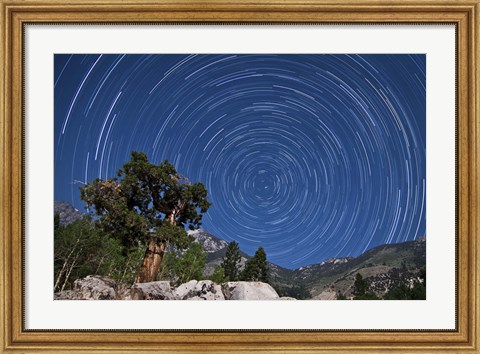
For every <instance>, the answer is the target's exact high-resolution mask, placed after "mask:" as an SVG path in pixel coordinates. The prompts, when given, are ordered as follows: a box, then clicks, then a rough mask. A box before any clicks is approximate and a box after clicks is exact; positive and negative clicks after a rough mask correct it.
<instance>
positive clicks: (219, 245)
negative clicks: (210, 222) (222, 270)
mask: <svg viewBox="0 0 480 354" xmlns="http://www.w3.org/2000/svg"><path fill="white" fill-rule="evenodd" d="M187 233H188V234H189V235H190V236H193V237H194V238H195V242H199V243H200V244H201V245H202V247H203V250H204V251H205V252H206V253H215V252H218V251H221V250H223V249H224V248H226V247H227V246H228V242H227V241H225V240H221V239H219V238H217V237H215V236H213V235H211V234H209V233H208V232H206V231H204V230H201V229H198V230H188V231H187Z"/></svg>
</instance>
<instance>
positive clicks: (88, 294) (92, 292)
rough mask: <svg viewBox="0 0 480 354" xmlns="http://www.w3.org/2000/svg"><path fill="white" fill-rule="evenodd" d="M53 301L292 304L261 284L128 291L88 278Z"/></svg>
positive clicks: (155, 285)
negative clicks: (240, 301) (205, 301)
mask: <svg viewBox="0 0 480 354" xmlns="http://www.w3.org/2000/svg"><path fill="white" fill-rule="evenodd" d="M54 299H55V300H115V299H117V300H295V299H294V298H289V297H282V298H280V297H279V296H278V294H277V292H276V291H275V290H274V289H273V288H272V287H271V286H270V285H269V284H266V283H262V282H246V281H239V282H229V283H223V284H221V285H219V284H216V283H214V282H212V281H211V280H191V281H189V282H187V283H184V284H182V285H180V286H178V287H177V288H174V287H172V286H171V285H170V282H169V281H155V282H151V283H135V284H133V286H132V287H131V288H125V286H122V285H120V286H117V284H116V283H115V281H114V280H112V279H110V278H107V277H101V276H93V275H89V276H87V277H85V278H83V279H77V280H75V282H74V288H73V290H66V291H61V292H58V293H56V294H55V295H54Z"/></svg>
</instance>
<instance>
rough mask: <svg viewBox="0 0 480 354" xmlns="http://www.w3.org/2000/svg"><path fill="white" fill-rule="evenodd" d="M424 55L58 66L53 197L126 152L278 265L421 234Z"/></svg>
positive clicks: (65, 62) (74, 191)
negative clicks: (168, 174)
mask: <svg viewBox="0 0 480 354" xmlns="http://www.w3.org/2000/svg"><path fill="white" fill-rule="evenodd" d="M425 70H426V69H425V56H424V55H384V54H381V55H235V54H231V55H55V77H54V83H55V199H57V200H65V201H69V202H71V203H72V204H73V205H74V206H75V207H77V208H78V209H80V210H83V209H84V205H83V203H82V201H81V200H80V199H79V186H80V185H81V184H82V183H86V182H90V181H92V180H93V179H94V178H103V179H105V178H110V177H113V176H114V175H115V172H116V171H117V170H118V169H119V168H120V167H121V166H122V164H123V163H124V162H126V161H128V160H129V158H130V152H131V151H132V150H136V151H143V152H145V153H146V154H147V155H148V157H149V159H150V161H152V162H154V163H159V162H160V161H163V160H165V159H167V160H169V161H170V162H172V163H173V164H174V165H175V167H176V168H177V170H178V171H179V172H180V173H181V174H183V175H185V176H187V177H188V178H189V179H190V180H191V181H200V182H203V183H204V184H205V185H206V187H207V189H208V191H209V199H210V200H211V201H212V203H213V205H212V207H211V208H210V209H209V211H208V212H207V213H206V215H205V216H204V220H203V228H204V229H205V230H206V231H208V232H210V233H212V234H213V235H216V236H218V237H220V238H223V239H225V240H227V241H230V240H236V241H237V242H239V243H240V246H241V248H242V249H243V250H245V251H246V252H247V253H249V254H253V253H254V252H255V250H256V249H257V248H258V247H259V246H260V245H261V246H263V247H264V248H265V250H266V252H267V255H268V259H269V260H270V261H272V262H274V263H277V264H279V265H282V266H285V267H288V268H297V267H299V266H302V265H307V264H312V263H318V262H321V261H323V260H325V259H327V258H331V257H340V256H356V255H359V254H361V253H362V252H364V251H366V250H367V249H369V248H372V247H374V246H376V245H380V244H385V243H397V242H403V241H407V240H413V239H415V238H417V237H419V236H424V235H425V207H426V206H425V188H426V186H425V173H426V171H425Z"/></svg>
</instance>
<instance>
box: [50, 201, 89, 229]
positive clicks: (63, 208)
mask: <svg viewBox="0 0 480 354" xmlns="http://www.w3.org/2000/svg"><path fill="white" fill-rule="evenodd" d="M53 213H54V214H58V215H59V217H60V225H62V226H65V225H68V224H70V223H72V222H74V221H76V220H78V219H81V218H83V217H84V216H85V213H82V212H81V211H80V210H78V209H76V208H74V207H73V206H72V205H71V204H69V203H67V202H62V201H58V200H55V201H54V202H53Z"/></svg>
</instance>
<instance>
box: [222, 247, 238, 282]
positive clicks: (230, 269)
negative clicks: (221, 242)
mask: <svg viewBox="0 0 480 354" xmlns="http://www.w3.org/2000/svg"><path fill="white" fill-rule="evenodd" d="M240 259H241V256H240V248H239V247H238V243H237V242H235V241H232V242H230V243H229V244H228V246H227V251H226V253H225V257H224V258H223V262H222V264H221V267H222V268H223V270H224V276H225V277H226V278H228V280H229V281H237V280H238V277H239V269H240Z"/></svg>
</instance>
